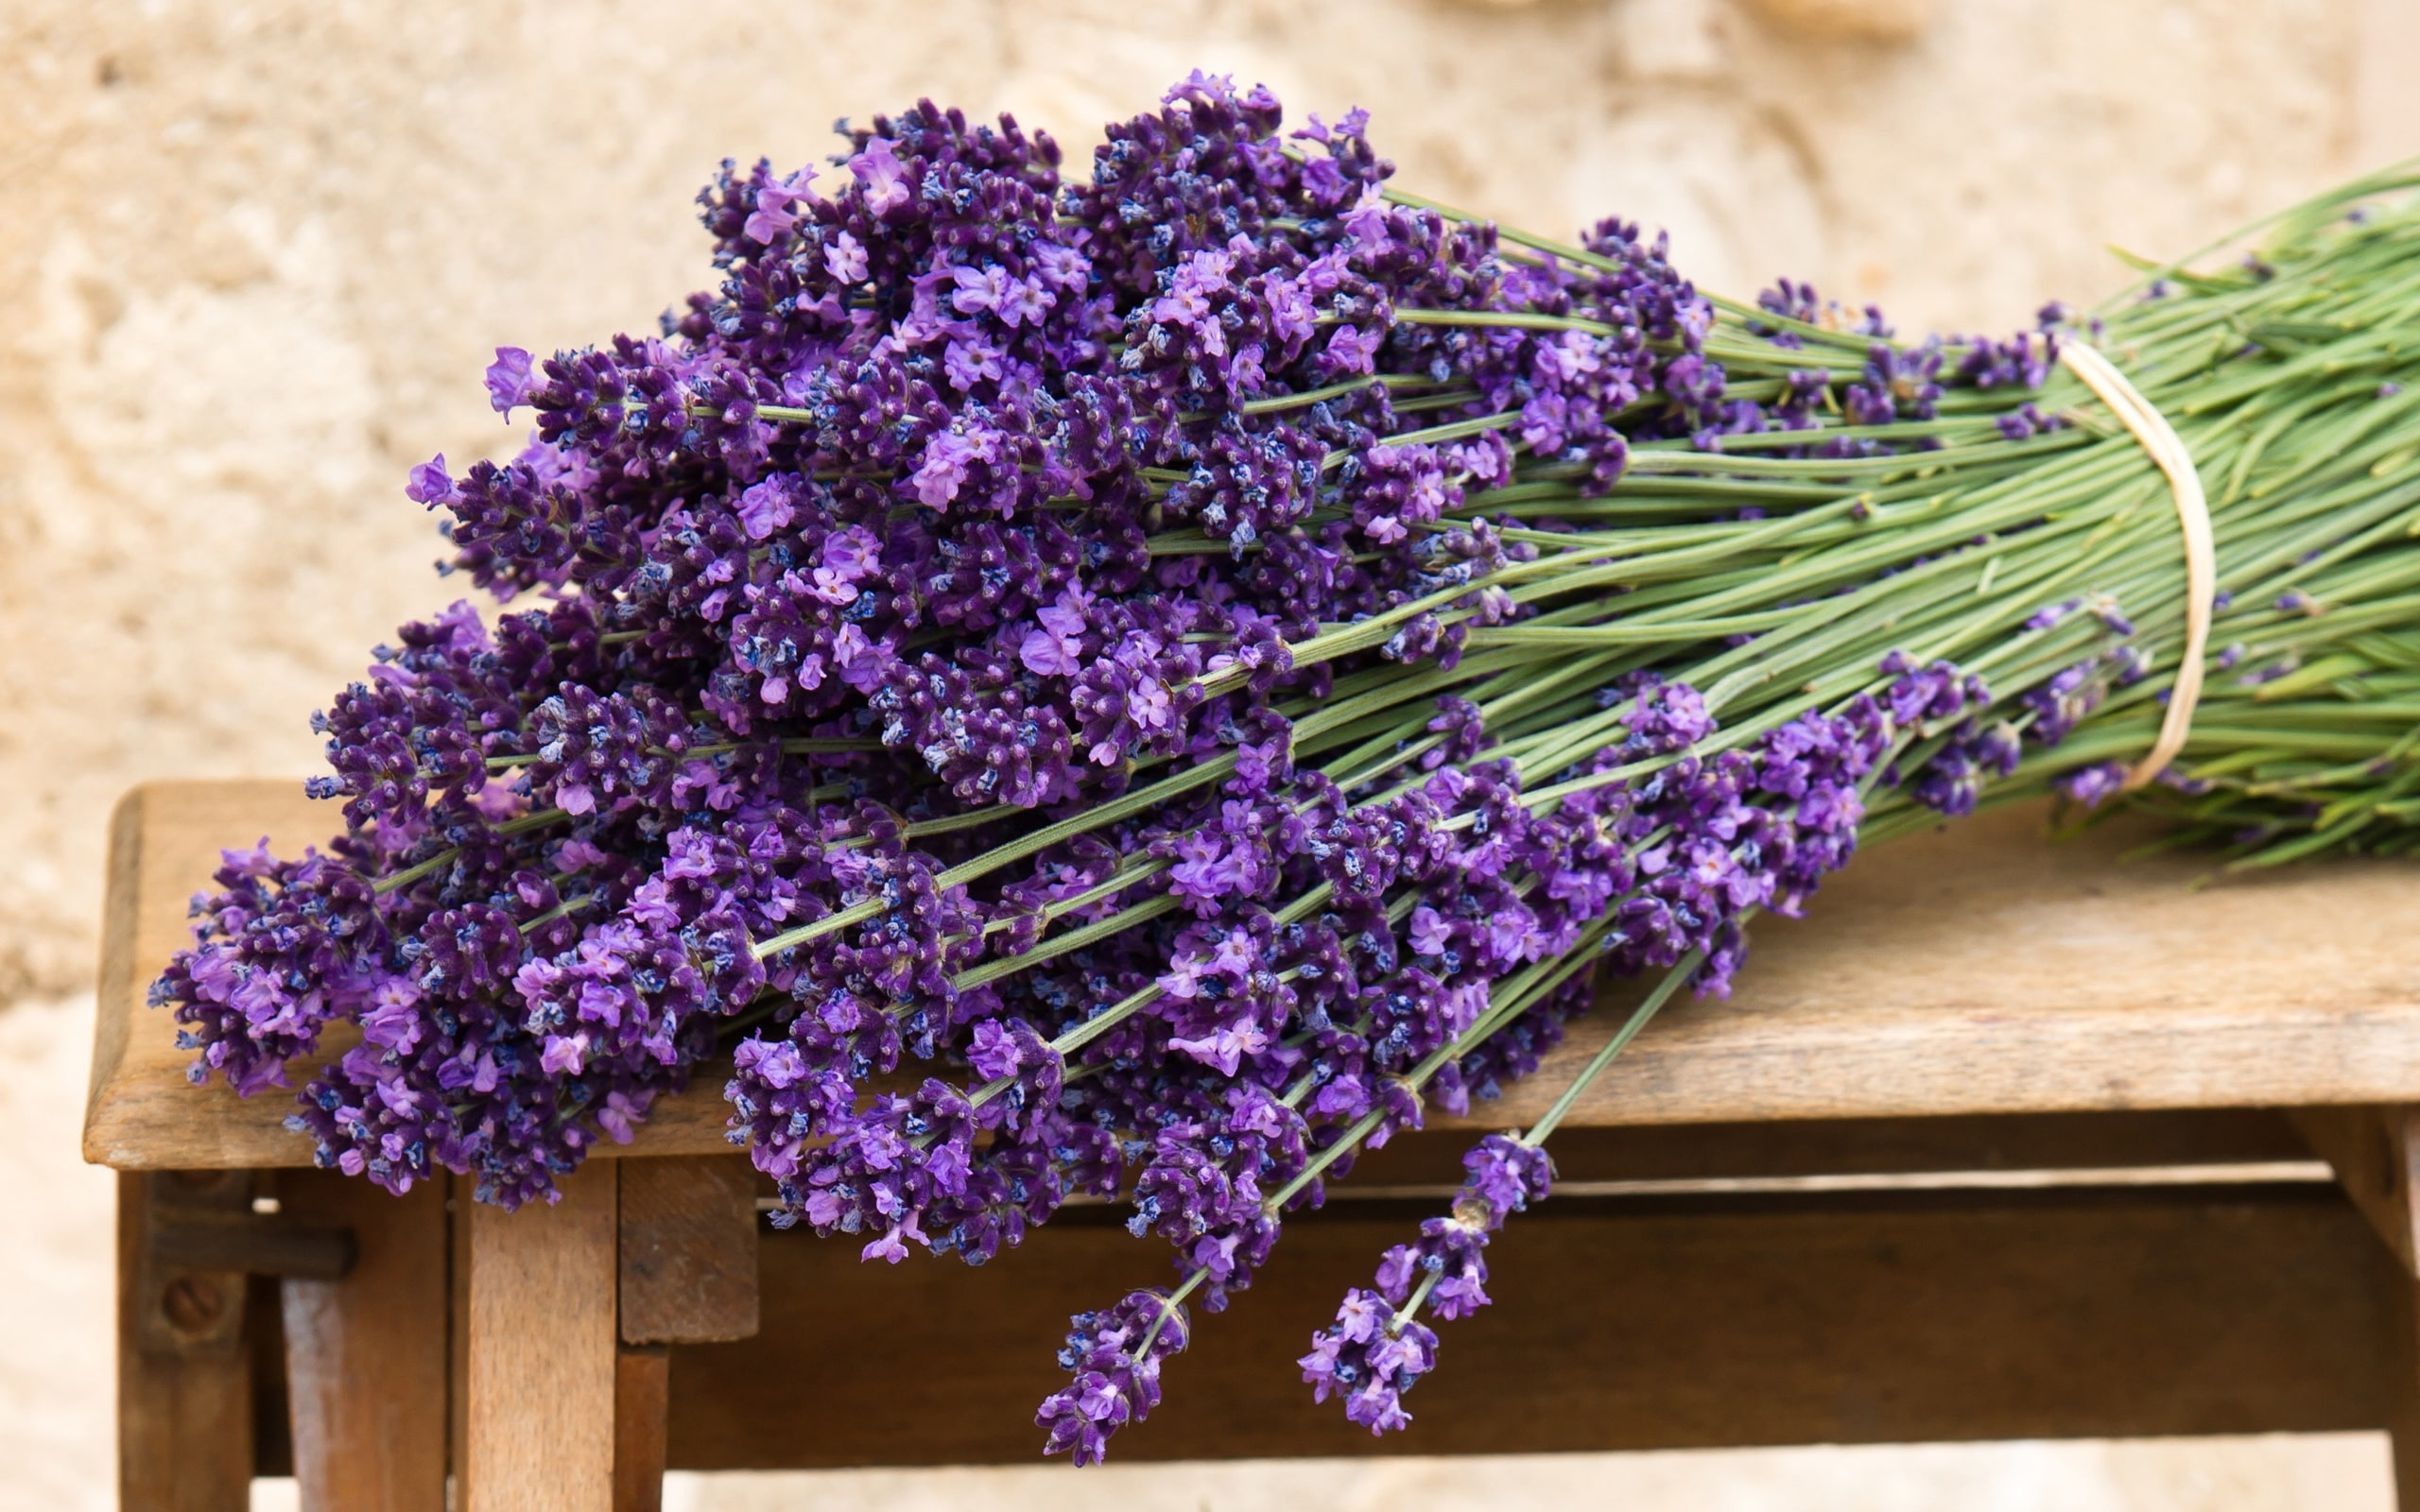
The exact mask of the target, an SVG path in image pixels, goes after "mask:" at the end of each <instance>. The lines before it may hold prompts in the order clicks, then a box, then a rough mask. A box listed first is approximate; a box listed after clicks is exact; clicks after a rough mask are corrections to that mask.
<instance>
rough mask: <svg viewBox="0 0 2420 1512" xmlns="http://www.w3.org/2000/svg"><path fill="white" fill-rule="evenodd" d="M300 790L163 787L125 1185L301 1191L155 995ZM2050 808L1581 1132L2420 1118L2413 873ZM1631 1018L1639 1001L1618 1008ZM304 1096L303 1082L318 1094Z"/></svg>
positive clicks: (1746, 988) (135, 797)
mask: <svg viewBox="0 0 2420 1512" xmlns="http://www.w3.org/2000/svg"><path fill="white" fill-rule="evenodd" d="M339 824H340V821H339V819H338V817H337V812H336V809H335V807H334V805H331V804H325V803H315V802H313V801H311V800H309V799H305V798H304V797H303V796H302V784H301V783H300V782H153V783H147V784H146V785H144V786H142V787H139V788H136V789H135V790H134V791H132V792H131V793H129V794H128V795H127V796H126V798H125V799H123V800H122V801H121V802H120V804H119V806H118V810H117V814H116V816H115V819H114V821H113V826H112V835H111V857H110V886H109V897H108V905H107V919H106V920H105V925H104V930H103V936H102V941H103V943H102V957H101V975H100V1013H99V1020H98V1027H97V1031H96V1035H95V1047H94V1056H93V1075H92V1086H91V1094H90V1100H89V1103H88V1105H87V1108H86V1113H85V1123H84V1157H85V1159H86V1160H92V1161H95V1162H96V1163H99V1164H105V1165H111V1166H115V1167H118V1168H121V1169H130V1170H135V1169H203V1168H220V1167H229V1166H256V1167H269V1166H291V1165H304V1164H308V1163H309V1161H310V1156H311V1147H310V1144H309V1142H308V1141H306V1140H304V1139H302V1137H300V1136H297V1135H294V1134H291V1133H289V1132H287V1131H286V1130H285V1128H284V1126H283V1123H284V1120H285V1115H286V1113H287V1112H288V1110H289V1109H290V1107H291V1103H290V1099H289V1097H288V1096H287V1095H286V1094H285V1093H283V1092H271V1093H266V1094H264V1095H262V1096H259V1097H255V1098H252V1099H251V1100H249V1101H246V1100H243V1099H239V1098H237V1097H236V1096H235V1095H234V1094H233V1092H231V1091H226V1090H225V1089H224V1088H223V1087H217V1086H214V1087H212V1088H211V1089H209V1090H208V1091H195V1090H194V1089H192V1088H191V1087H189V1086H188V1085H187V1084H186V1082H185V1080H184V1068H185V1064H186V1062H187V1060H188V1059H189V1057H188V1056H187V1055H186V1054H185V1053H183V1052H181V1051H179V1050H178V1049H177V1048H176V1044H175V1040H176V1031H175V1026H174V1024H173V1023H172V1022H171V1021H170V1019H169V1017H168V1015H167V1013H166V1012H165V1011H163V1010H153V1009H150V1008H147V1007H146V1006H145V1004H144V993H145V989H146V988H147V987H148V986H149V984H150V982H151V980H152V979H153V978H154V977H156V976H157V975H158V974H159V972H160V971H161V970H162V969H163V968H164V966H165V965H166V964H167V961H168V958H169V956H170V955H171V954H173V953H174V952H175V951H176V950H177V949H178V948H179V947H180V946H182V945H183V944H184V943H186V941H187V939H188V933H187V932H188V929H189V927H190V926H189V923H188V921H187V918H186V904H187V901H188V900H189V899H190V898H191V896H192V895H193V894H194V893H195V892H197V891H199V890H201V889H203V888H205V887H207V886H208V885H209V881H210V874H211V872H212V871H213V870H214V869H215V868H216V866H217V853H218V851H220V850H221V849H222V848H225V847H229V846H249V845H251V843H252V842H254V841H255V840H258V839H259V838H260V837H261V836H263V835H267V836H268V837H269V839H270V841H271V842H272V843H273V844H274V845H275V846H276V847H277V848H278V850H279V851H281V853H290V852H293V851H300V849H301V848H302V846H304V845H306V844H312V843H319V842H322V841H324V839H325V838H326V836H327V835H328V834H329V833H331V832H332V831H334V830H335V829H337V828H338V827H339ZM2042 830H2043V815H2042V812H2041V811H2040V810H2038V809H2015V810H2010V811H2007V812H2003V813H2000V814H1995V815H1987V816H1980V817H1978V818H1973V819H1968V820H1964V821H1961V822H1959V823H1956V824H1953V825H1950V826H1947V827H1945V829H1944V830H1942V831H1940V832H1938V833H1931V834H1927V835H1923V836H1920V837H1917V838H1914V839H1910V840H1905V841H1901V842H1899V843H1897V844H1894V845H1893V846H1890V847H1887V848H1884V849H1881V850H1877V851H1874V852H1873V853H1871V854H1869V855H1866V856H1863V857H1860V858H1859V859H1858V861H1857V862H1856V863H1855V864H1854V865H1852V866H1851V867H1850V868H1849V869H1848V870H1847V871H1845V872H1844V873H1843V874H1841V876H1840V877H1838V878H1836V879H1834V880H1833V882H1832V883H1831V884H1830V885H1827V886H1826V888H1825V889H1824V893H1823V895H1822V897H1821V898H1819V899H1818V900H1817V902H1815V904H1814V907H1813V909H1812V915H1811V917H1810V918H1809V919H1806V920H1804V921H1790V920H1783V919H1768V920H1762V921H1760V922H1759V923H1758V924H1757V925H1756V928H1755V936H1754V949H1753V950H1752V951H1751V953H1750V959H1749V962H1748V965H1747V966H1746V968H1745V969H1744V970H1743V971H1742V972H1741V977H1740V986H1739V988H1738V991H1737V993H1736V995H1735V996H1733V997H1732V998H1731V999H1730V1000H1729V1001H1727V1002H1694V1001H1689V1000H1687V999H1683V1000H1680V1001H1679V1002H1676V1004H1675V1005H1673V1006H1672V1007H1670V1008H1668V1010H1667V1011H1666V1013H1665V1016H1664V1017H1663V1018H1662V1019H1661V1020H1659V1021H1658V1022H1656V1023H1654V1024H1652V1025H1651V1026H1650V1027H1649V1028H1648V1030H1647V1031H1646V1032H1645V1033H1644V1034H1642V1035H1641V1036H1640V1037H1639V1039H1638V1040H1637V1041H1636V1043H1634V1045H1632V1046H1631V1048H1630V1049H1629V1050H1628V1051H1627V1052H1625V1053H1624V1055H1623V1056H1622V1057H1621V1058H1620V1059H1619V1060H1617V1061H1616V1063H1615V1065H1614V1067H1613V1068H1612V1070H1611V1071H1609V1072H1608V1073H1607V1074H1605V1075H1604V1076H1603V1077H1602V1078H1600V1079H1599V1082H1598V1083H1597V1085H1596V1087H1595V1088H1594V1089H1592V1090H1591V1091H1590V1093H1589V1094H1588V1096H1587V1097H1586V1098H1585V1099H1583V1100H1582V1103H1581V1105H1580V1108H1579V1110H1578V1111H1577V1112H1576V1113H1575V1114H1574V1116H1573V1119H1572V1122H1573V1123H1575V1124H1580V1125H1591V1124H1593V1125H1641V1124H1697V1123H1722V1122H1741V1121H1753V1120H1762V1119H1814V1118H1861V1117H1913V1116H1925V1115H1947V1114H1969V1113H2020V1112H2050V1111H2075V1110H2090V1109H2142V1108H2249V1107H2307V1106H2316V1105H2327V1104H2346V1103H2395V1102H2405V1103H2409V1102H2420V868H2414V867H2412V866H2411V865H2410V864H2408V863H2395V862H2371V861H2341V862H2330V863H2325V864H2322V865H2315V866H2310V867H2304V868H2290V869H2286V870H2283V871H2278V872H2273V873H2267V874H2262V875H2258V876H2256V877H2252V878H2248V879H2230V880H2228V881H2226V882H2224V883H2222V884H2220V885H2212V886H2207V887H2203V888H2201V889H2199V890H2196V889H2195V887H2194V884H2195V883H2196V882H2197V881H2199V880H2202V879H2204V878H2206V877H2207V876H2208V875H2209V873H2210V871H2211V869H2212V868H2211V863H2210V862H2209V860H2208V859H2207V858H2206V857H2205V856H2199V855H2195V854H2192V853H2190V852H2182V853H2170V854H2166V855H2162V856H2158V857H2155V858H2152V859H2149V860H2144V861H2138V862H2127V863H2122V864H2121V863H2120V861H2119V860H2118V857H2119V855H2120V853H2121V852H2122V851H2126V850H2127V849H2129V848H2130V847H2132V846H2134V845H2136V844H2139V843H2140V842H2141V841H2142V840H2143V839H2144V838H2145V837H2146V835H2147V834H2148V833H2151V832H2148V831H2146V830H2144V829H2142V828H2140V827H2138V826H2135V825H2133V824H2131V823H2124V822H2121V823H2118V824H2112V825H2108V826H2103V827H2101V828H2100V829H2097V830H2094V831H2092V832H2089V833H2086V834H2084V835H2083V836H2081V837H2077V838H2072V839H2066V840H2050V839H2047V838H2045V836H2044V835H2043V833H2042ZM1613 990H1614V1001H1609V1003H1608V1005H1607V1006H1615V1005H1616V1003H1617V1001H1618V999H1619V998H1621V997H1623V996H1627V995H1628V994H1630V993H1634V992H1635V991H1636V990H1637V989H1636V988H1635V987H1634V986H1630V985H1624V986H1620V987H1616V988H1614V989H1613ZM1612 1017H1613V1016H1612V1015H1611V1014H1606V1013H1599V1014H1598V1015H1595V1016H1592V1019H1591V1020H1590V1021H1589V1022H1583V1023H1582V1024H1580V1025H1578V1026H1576V1027H1575V1028H1574V1031H1573V1033H1572V1035H1571V1036H1570V1038H1569V1040H1567V1041H1566V1042H1565V1043H1564V1046H1563V1047H1562V1048H1561V1049H1559V1050H1558V1051H1556V1052H1555V1053H1554V1055H1553V1056H1551V1057H1549V1058H1548V1060H1547V1064H1546V1065H1545V1066H1544V1067H1542V1068H1541V1069H1540V1070H1539V1071H1538V1073H1537V1074H1534V1075H1533V1076H1531V1077H1530V1078H1528V1079H1527V1080H1525V1081H1523V1082H1521V1083H1519V1084H1518V1085H1516V1086H1515V1087H1514V1088H1513V1089H1512V1090H1511V1091H1509V1092H1508V1094H1507V1095H1506V1096H1505V1097H1504V1098H1503V1099H1502V1100H1500V1101H1498V1102H1495V1103H1493V1104H1481V1105H1478V1107H1477V1108H1474V1110H1473V1113H1472V1115H1471V1116H1470V1117H1468V1118H1465V1119H1461V1120H1444V1119H1436V1120H1432V1126H1433V1125H1439V1124H1454V1123H1459V1124H1461V1125H1468V1126H1472V1127H1487V1128H1492V1127H1504V1126H1507V1125H1517V1124H1520V1123H1523V1122H1526V1121H1527V1120H1528V1119H1530V1118H1531V1117H1534V1116H1535V1115H1536V1114H1537V1113H1538V1112H1540V1111H1542V1110H1543V1109H1544V1108H1545V1107H1546V1105H1547V1103H1548V1102H1550V1101H1552V1099H1553V1097H1554V1095H1555V1093H1556V1091H1558V1090H1559V1089H1560V1088H1561V1087H1562V1086H1563V1085H1564V1082H1565V1079H1566V1078H1567V1076H1568V1075H1569V1074H1571V1073H1572V1072H1573V1071H1575V1070H1577V1068H1578V1067H1579V1066H1580V1065H1581V1064H1582V1063H1583V1062H1584V1060H1585V1059H1586V1057H1588V1056H1589V1055H1591V1054H1592V1053H1593V1052H1594V1051H1595V1049H1596V1048H1597V1047H1598V1046H1599V1045H1600V1044H1602V1043H1603V1036H1604V1034H1605V1033H1606V1032H1608V1029H1609V1026H1610V1021H1611V1019H1612ZM300 1080H301V1078H300V1077H299V1076H298V1078H297V1084H298V1085H299V1084H300ZM721 1082H722V1077H721V1076H720V1075H718V1074H714V1072H713V1069H712V1068H703V1069H701V1070H700V1073H699V1074H698V1077H697V1079H696V1083H695V1085H694V1086H693V1089H692V1090H691V1091H690V1092H689V1093H688V1094H687V1095H685V1096H683V1097H681V1098H677V1099H674V1100H672V1101H670V1102H667V1103H666V1104H663V1105H661V1106H660V1107H659V1108H658V1109H657V1112H656V1116H655V1117H654V1118H653V1119H652V1120H651V1121H650V1122H649V1123H648V1125H646V1127H645V1128H644V1129H643V1130H642V1132H641V1133H640V1136H639V1138H638V1140H637V1141H636V1142H635V1143H632V1144H631V1145H630V1146H628V1147H627V1148H621V1147H617V1146H614V1145H612V1144H607V1145H604V1146H603V1147H602V1153H603V1154H606V1155H609V1156H611V1155H689V1154H705V1153H714V1152H720V1151H723V1150H726V1149H728V1148H729V1146H728V1145H726V1144H725V1143H723V1140H722V1126H723V1119H724V1112H725V1109H724V1106H723V1103H722V1099H721V1096H720V1095H719V1091H720V1087H721Z"/></svg>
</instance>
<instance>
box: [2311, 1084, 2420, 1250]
mask: <svg viewBox="0 0 2420 1512" xmlns="http://www.w3.org/2000/svg"><path fill="white" fill-rule="evenodd" d="M2293 1118H2294V1125H2295V1126H2296V1127H2297V1128H2298V1129H2300V1130H2301V1131H2302V1135H2303V1138H2304V1139H2306V1140H2307V1141H2308V1142H2309V1143H2310V1147H2311V1148H2312V1149H2313V1150H2315V1151H2317V1152H2318V1153H2319V1155H2320V1156H2321V1158H2322V1159H2324V1160H2326V1161H2327V1163H2328V1164H2329V1165H2330V1166H2332V1167H2334V1168H2335V1171H2336V1179H2337V1181H2338V1183H2339V1184H2340V1185H2342V1187H2343V1188H2344V1194H2345V1195H2346V1196H2348V1197H2350V1198H2352V1199H2353V1205H2354V1206H2355V1207H2357V1208H2359V1209H2360V1210H2361V1216H2363V1217H2365V1218H2367V1219H2369V1220H2370V1227H2371V1228H2372V1229H2376V1230H2377V1235H2378V1237H2379V1238H2380V1239H2381V1240H2383V1241H2385V1243H2386V1246H2387V1248H2388V1249H2390V1250H2392V1251H2394V1257H2395V1259H2396V1260H2397V1261H2399V1262H2401V1263H2402V1265H2403V1268H2404V1271H2405V1273H2406V1274H2408V1275H2411V1276H2413V1277H2415V1278H2420V1213H2415V1211H2414V1208H2413V1203H2412V1189H2411V1182H2412V1171H2413V1170H2414V1168H2415V1167H2416V1166H2420V1110H2415V1109H2414V1108H2410V1107H2393V1108H2298V1109H2296V1110H2295V1112H2294V1115H2293Z"/></svg>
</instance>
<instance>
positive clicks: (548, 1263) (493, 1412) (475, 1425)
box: [454, 1165, 617, 1512]
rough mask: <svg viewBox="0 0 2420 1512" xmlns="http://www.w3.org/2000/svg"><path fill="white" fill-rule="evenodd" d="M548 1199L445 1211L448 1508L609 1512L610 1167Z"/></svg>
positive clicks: (612, 1356) (570, 1180) (612, 1360)
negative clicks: (449, 1335)
mask: <svg viewBox="0 0 2420 1512" xmlns="http://www.w3.org/2000/svg"><path fill="white" fill-rule="evenodd" d="M558 1190H559V1191H560V1192H561V1194H562V1200H561V1201H559V1202H556V1203H553V1204H551V1205H549V1204H545V1203H533V1204H531V1205H529V1206H528V1207H526V1208H523V1209H521V1210H520V1211H516V1212H506V1211H503V1210H501V1209H498V1208H493V1207H491V1206H489V1205H488V1204H486V1203H479V1202H458V1206H457V1208H456V1211H455V1229H456V1232H457V1234H458V1241H457V1245H456V1250H455V1263H456V1265H457V1267H458V1274H459V1277H460V1280H459V1282H458V1285H457V1287H456V1288H455V1297H456V1304H455V1305H456V1307H457V1308H458V1314H457V1316H456V1318H455V1329H454V1337H455V1340H456V1346H457V1349H458V1357H459V1362H460V1363H459V1368H458V1373H457V1380H458V1383H459V1386H458V1390H459V1395H460V1409H459V1412H458V1419H457V1420H458V1425H459V1426H458V1435H459V1437H458V1450H457V1452H456V1475H457V1476H458V1481H457V1486H456V1500H455V1506H456V1507H457V1508H458V1509H459V1512H613V1505H614V1375H615V1368H616V1353H617V1346H616V1343H615V1340H614V1239H615V1209H616V1206H617V1204H616V1201H615V1181H614V1168H613V1167H612V1166H610V1165H607V1166H597V1167H593V1168H590V1169H588V1170H584V1171H580V1172H578V1173H575V1174H574V1175H572V1176H571V1177H567V1178H565V1179H564V1180H563V1181H562V1183H561V1185H560V1187H559V1189H558Z"/></svg>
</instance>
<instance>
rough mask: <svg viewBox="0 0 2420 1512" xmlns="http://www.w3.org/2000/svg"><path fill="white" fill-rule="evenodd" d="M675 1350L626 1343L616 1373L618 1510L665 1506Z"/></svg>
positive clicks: (648, 1511) (645, 1511)
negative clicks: (667, 1441)
mask: <svg viewBox="0 0 2420 1512" xmlns="http://www.w3.org/2000/svg"><path fill="white" fill-rule="evenodd" d="M671 1364H672V1355H671V1351H670V1350H668V1349H666V1348H665V1347H664V1346H663V1345H661V1344H625V1345H623V1346H622V1354H621V1359H620V1360H619V1361H618V1362H617V1364H616V1367H615V1370H614V1512H664V1447H665V1444H664V1441H665V1429H666V1423H667V1421H668V1416H669V1415H668V1412H667V1409H668V1407H669V1406H670V1400H669V1396H668V1394H667V1391H666V1387H668V1386H669V1385H670V1384H671V1380H670V1377H671V1369H670V1366H671Z"/></svg>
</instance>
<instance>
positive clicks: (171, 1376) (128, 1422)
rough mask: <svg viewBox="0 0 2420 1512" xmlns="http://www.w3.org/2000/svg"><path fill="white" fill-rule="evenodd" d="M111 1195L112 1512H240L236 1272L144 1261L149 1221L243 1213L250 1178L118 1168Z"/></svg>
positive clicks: (247, 1495) (247, 1481) (242, 1391)
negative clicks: (181, 1214) (117, 1511)
mask: <svg viewBox="0 0 2420 1512" xmlns="http://www.w3.org/2000/svg"><path fill="white" fill-rule="evenodd" d="M117 1179H118V1187H117V1289H118V1314H117V1445H118V1451H117V1452H118V1458H117V1465H118V1504H119V1506H120V1507H121V1508H123V1509H124V1512H245V1509H246V1508H247V1507H248V1506H249V1505H250V1504H251V1485H252V1367H251V1351H250V1350H249V1349H246V1348H245V1333H244V1324H245V1316H244V1312H245V1309H244V1291H245V1278H244V1276H243V1274H242V1273H241V1272H239V1271H189V1270H175V1269H170V1268H168V1267H165V1266H163V1265H160V1264H158V1263H155V1262H154V1261H153V1259H152V1257H151V1254H150V1246H149V1231H150V1229H151V1227H152V1224H153V1223H154V1222H155V1220H156V1215H157V1214H158V1213H159V1212H161V1211H179V1210H185V1209H197V1210H205V1211H209V1210H222V1211H235V1210H238V1209H243V1210H249V1208H250V1206H251V1185H252V1181H251V1173H250V1172H248V1171H212V1172H178V1173H163V1172H148V1173H146V1172H132V1171H129V1172H122V1173H120V1174H119V1176H118V1178H117Z"/></svg>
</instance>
